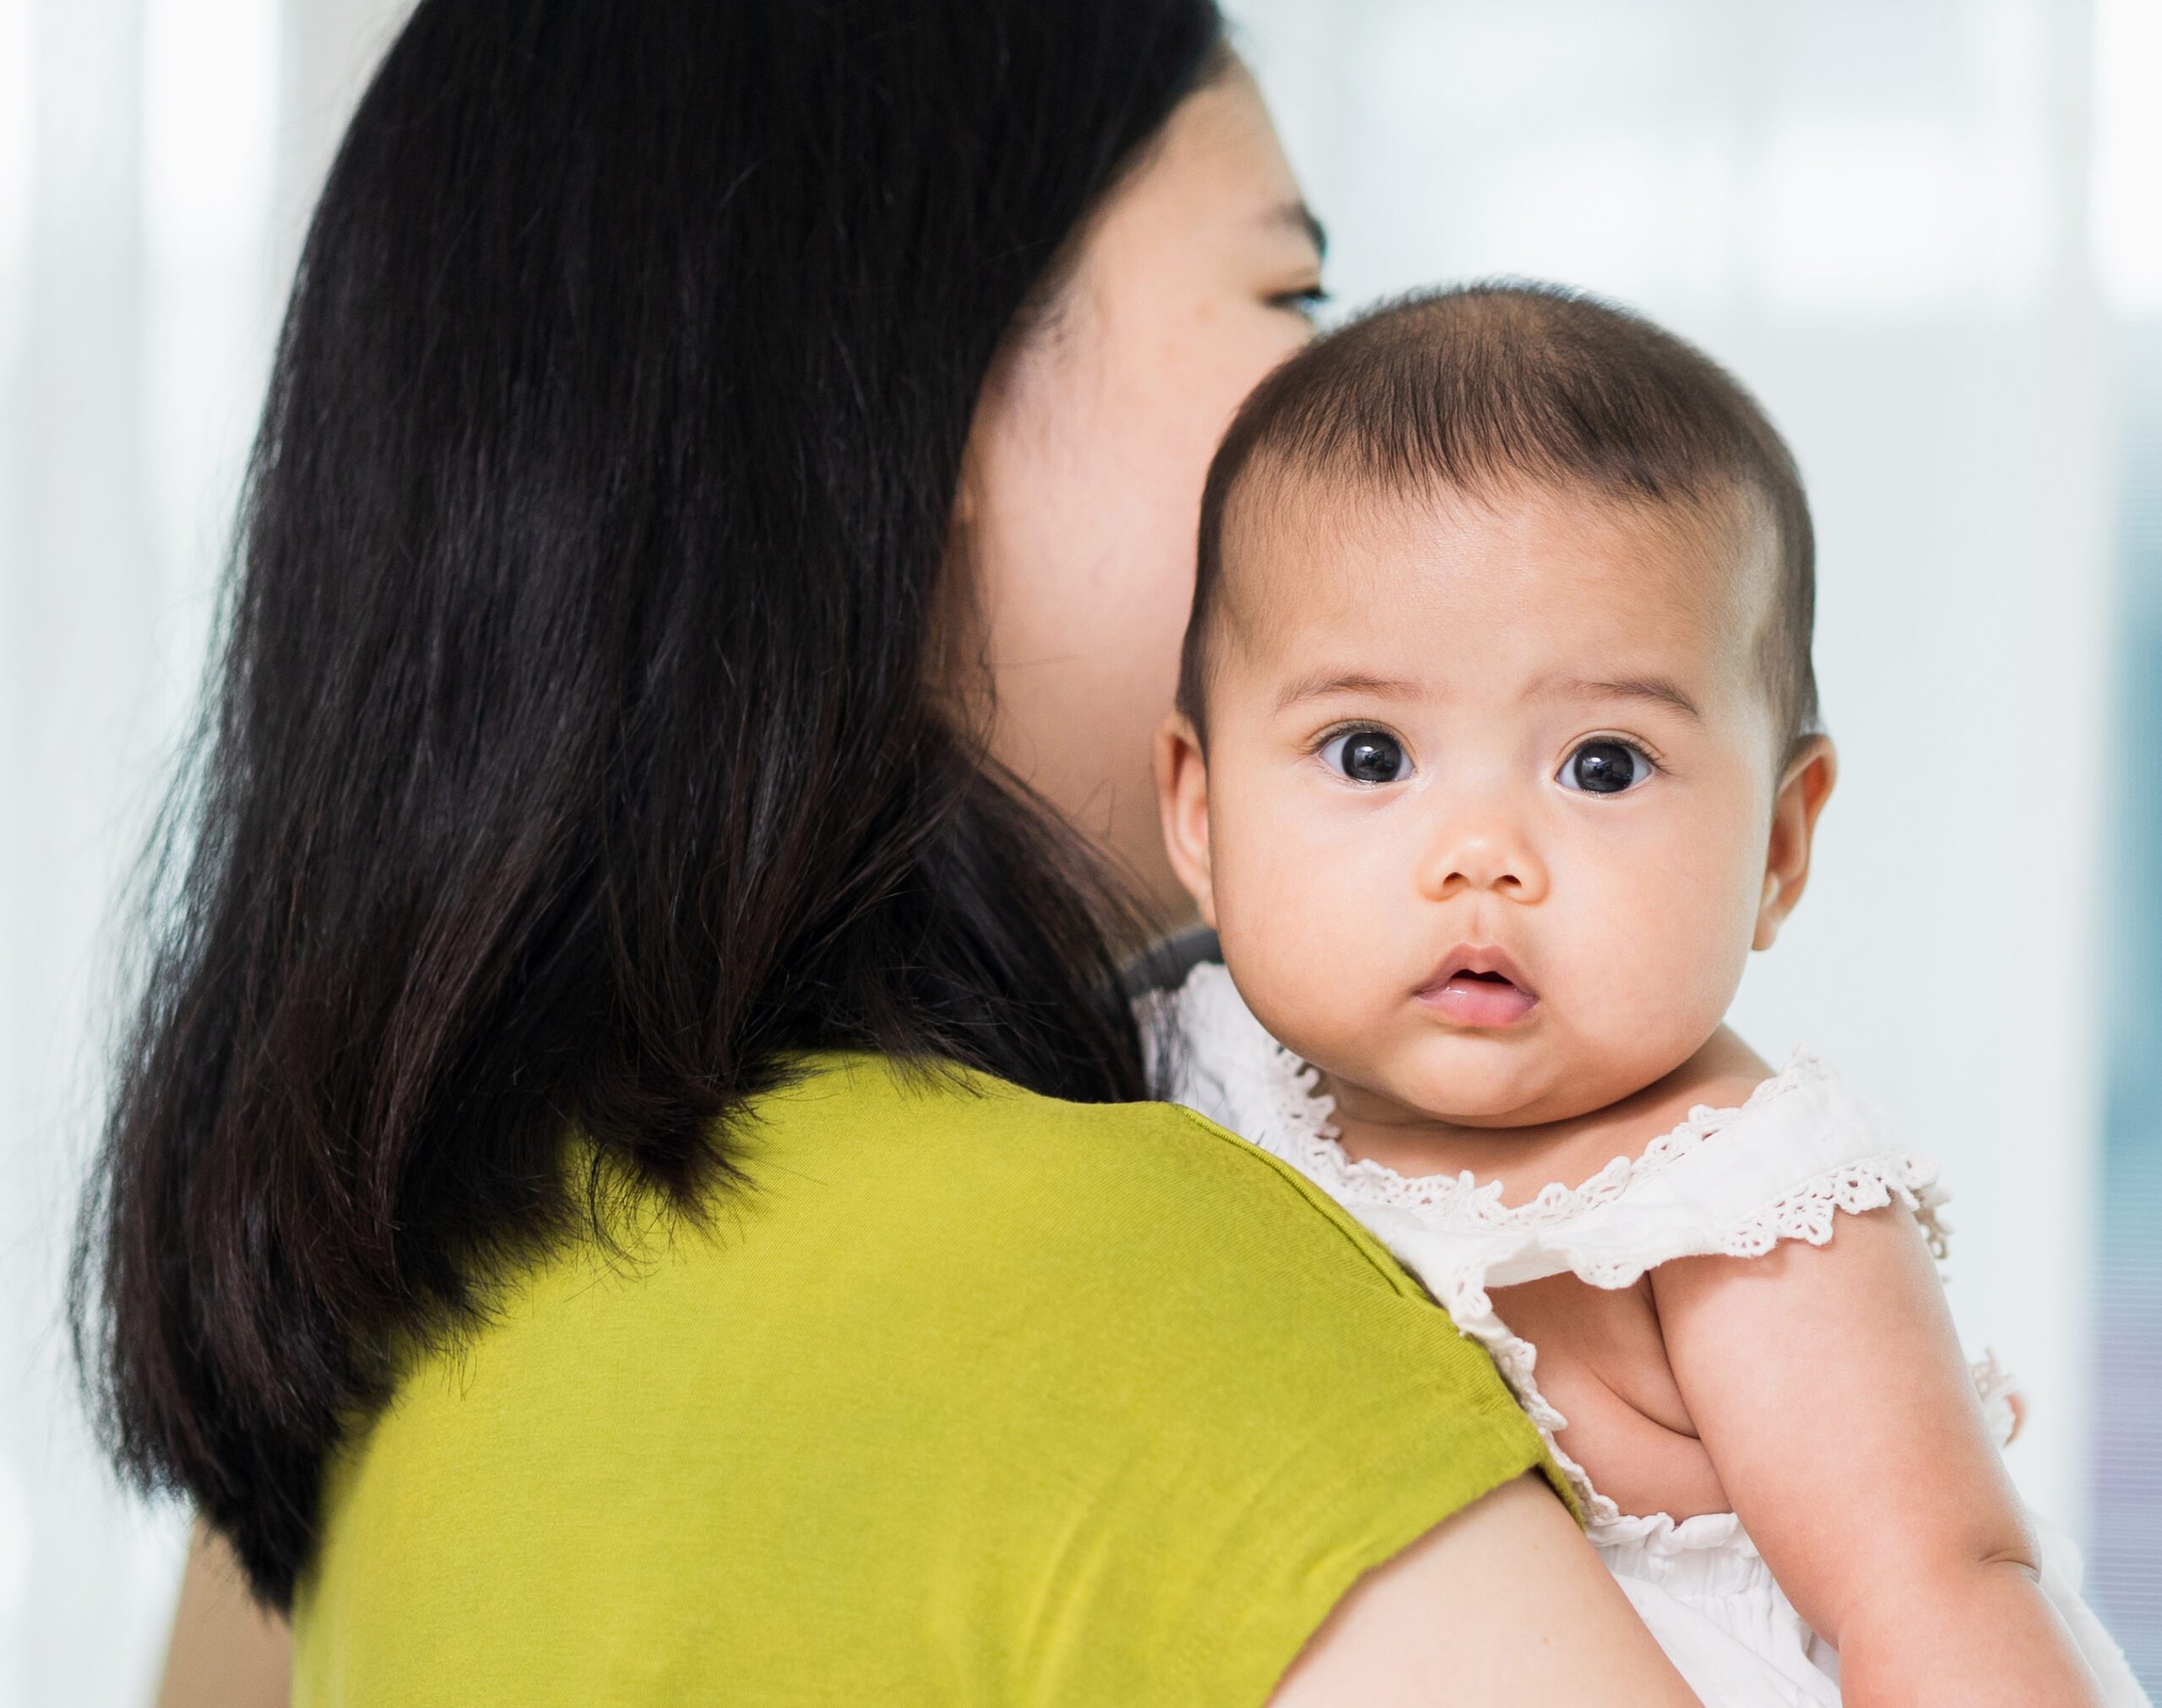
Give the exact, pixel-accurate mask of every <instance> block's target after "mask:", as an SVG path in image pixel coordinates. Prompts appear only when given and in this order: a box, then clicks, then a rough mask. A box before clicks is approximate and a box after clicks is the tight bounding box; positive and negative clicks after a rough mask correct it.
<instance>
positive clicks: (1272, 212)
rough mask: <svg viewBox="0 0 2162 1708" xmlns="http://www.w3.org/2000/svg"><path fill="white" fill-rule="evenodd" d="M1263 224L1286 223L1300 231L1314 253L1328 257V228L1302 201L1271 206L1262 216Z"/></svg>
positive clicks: (1323, 257)
mask: <svg viewBox="0 0 2162 1708" xmlns="http://www.w3.org/2000/svg"><path fill="white" fill-rule="evenodd" d="M1263 223H1264V224H1265V225H1288V226H1290V228H1291V229H1292V230H1295V231H1297V232H1299V233H1301V235H1302V236H1305V237H1306V240H1307V241H1309V242H1310V243H1312V245H1313V246H1314V253H1315V254H1316V255H1317V256H1318V257H1320V258H1322V259H1323V260H1324V261H1326V260H1327V259H1328V228H1327V227H1326V226H1324V225H1323V224H1322V223H1321V221H1320V220H1317V219H1316V218H1315V217H1314V210H1313V209H1311V208H1309V207H1308V206H1307V205H1306V203H1304V202H1285V203H1281V204H1280V205H1279V206H1277V207H1274V208H1272V209H1269V210H1268V214H1266V215H1264V216H1263Z"/></svg>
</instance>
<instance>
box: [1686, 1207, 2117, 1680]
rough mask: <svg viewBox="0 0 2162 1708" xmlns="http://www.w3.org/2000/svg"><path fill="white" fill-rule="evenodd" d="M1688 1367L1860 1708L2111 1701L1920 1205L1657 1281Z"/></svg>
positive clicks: (1756, 1534) (1730, 1461) (1733, 1478)
mask: <svg viewBox="0 0 2162 1708" xmlns="http://www.w3.org/2000/svg"><path fill="white" fill-rule="evenodd" d="M1652 1287H1653V1293H1654V1300H1655V1303H1656V1304H1657V1305H1658V1308H1659V1314H1660V1326H1661V1329H1662V1331H1663V1332H1664V1333H1665V1339H1666V1347H1667V1354H1668V1357H1669V1358H1670V1360H1671V1362H1672V1364H1673V1368H1674V1375H1675V1379H1676V1382H1677V1384H1678V1385H1680V1387H1681V1393H1682V1397H1683V1399H1684V1401H1685V1402H1686V1403H1687V1406H1688V1408H1689V1413H1690V1417H1691V1418H1692V1422H1693V1423H1694V1424H1695V1426H1696V1429H1697V1432H1698V1435H1699V1436H1700V1438H1701V1439H1702V1440H1703V1444H1704V1446H1705V1449H1706V1450H1707V1451H1708V1452H1709V1453H1710V1455H1711V1456H1712V1460H1713V1462H1714V1464H1715V1465H1716V1466H1717V1467H1718V1468H1719V1478H1720V1480H1721V1482H1722V1483H1724V1485H1725V1488H1726V1490H1727V1493H1728V1494H1729V1495H1730V1497H1731V1499H1732V1500H1733V1503H1734V1508H1735V1510H1736V1512H1737V1513H1739V1514H1740V1515H1741V1521H1742V1522H1743V1524H1744V1525H1745V1526H1747V1528H1748V1531H1749V1533H1750V1535H1751V1536H1752V1537H1753V1538H1754V1539H1755V1541H1756V1543H1757V1547H1758V1548H1760V1549H1761V1550H1762V1551H1763V1555H1764V1559H1765V1561H1766V1563H1767V1564H1769V1565H1770V1567H1771V1568H1772V1571H1773V1574H1774V1576H1776V1577H1777V1578H1778V1579H1779V1583H1780V1586H1781V1587H1783V1588H1784V1590H1785V1591H1786V1592H1787V1595H1788V1597H1789V1598H1790V1600H1792V1601H1793V1602H1794V1604H1795V1608H1797V1609H1798V1610H1799V1611H1800V1613H1801V1615H1802V1617H1803V1618H1804V1619H1807V1620H1808V1621H1809V1623H1810V1624H1811V1625H1812V1627H1813V1628H1814V1629H1817V1631H1819V1632H1821V1633H1822V1634H1823V1635H1824V1636H1825V1637H1826V1639H1827V1640H1829V1641H1830V1642H1832V1643H1833V1645H1835V1646H1837V1647H1838V1649H1839V1682H1840V1692H1841V1695H1842V1696H1843V1698H1844V1700H1845V1701H1846V1702H1847V1704H1848V1705H1849V1708H1882V1705H1894V1704H1896V1705H1899V1708H1926V1705H1931V1704H1939V1703H1942V1704H1945V1705H1947V1708H1949V1705H1955V1704H1956V1705H1958V1708H1994V1705H1998V1704H2002V1705H2005V1708H2011V1705H2015V1704H2018V1705H2027V1704H2033V1703H2038V1702H2048V1703H2051V1704H2053V1705H2055V1704H2062V1705H2066V1708H2072V1705H2078V1704H2082V1703H2095V1702H2098V1701H2099V1700H2100V1699H2099V1696H2098V1694H2097V1690H2096V1685H2095V1681H2094V1677H2093V1675H2092V1674H2091V1673H2089V1671H2088V1669H2087V1667H2086V1665H2085V1663H2084V1662H2083V1661H2082V1660H2081V1659H2080V1656H2079V1654H2078V1651H2077V1650H2076V1649H2075V1647H2074V1646H2073V1645H2072V1639H2071V1636H2070V1634H2069V1633H2068V1632H2067V1630H2066V1629H2065V1628H2064V1625H2063V1623H2062V1621H2061V1620H2060V1619H2058V1617H2057V1615H2056V1612H2055V1610H2054V1609H2053V1608H2051V1606H2050V1604H2049V1602H2048V1600H2047V1599H2046V1598H2045V1597H2044V1596H2043V1594H2042V1591H2041V1589H2040V1583H2039V1581H2038V1578H2037V1568H2038V1562H2037V1560H2036V1558H2035V1552H2034V1537H2033V1534H2032V1532H2030V1530H2029V1526H2028V1524H2027V1521H2026V1517H2025V1514H2024V1512H2023V1509H2022V1508H2021V1506H2020V1504H2019V1501H2018V1496H2017V1495H2016V1494H2014V1492H2013V1487H2012V1483H2011V1479H2010V1478H2008V1477H2007V1475H2006V1474H2005V1470H2004V1466H2003V1462H2002V1460H2001V1459H2000V1458H1999V1457H1998V1456H1997V1451H1996V1445H1995V1443H1994V1442H1992V1441H1991V1439H1990V1435H1989V1432H1988V1429H1987V1428H1986V1426H1985V1424H1984V1423H1983V1420H1982V1413H1981V1407H1980V1402H1978V1401H1977V1399H1976V1398H1975V1391H1974V1385H1973V1381H1972V1380H1971V1378H1970V1377H1969V1374H1968V1369H1967V1364H1966V1361H1965V1359H1964V1357H1963V1356H1962V1354H1961V1353H1960V1350H1959V1343H1958V1337H1957V1336H1956V1335H1955V1333H1954V1332H1953V1326H1952V1316H1951V1312H1950V1310H1949V1309H1947V1306H1946V1304H1945V1300H1944V1290H1943V1288H1942V1285H1941V1284H1940V1283H1939V1282H1938V1280H1937V1272H1936V1269H1935V1266H1934V1265H1933V1264H1932V1263H1931V1259H1930V1255H1929V1252H1928V1249H1927V1247H1926V1245H1925V1244H1923V1242H1922V1239H1921V1237H1920V1230H1919V1229H1918V1228H1916V1227H1915V1221H1914V1218H1913V1217H1912V1216H1910V1215H1909V1213H1908V1212H1906V1211H1904V1210H1903V1209H1900V1208H1898V1207H1897V1206H1893V1207H1892V1208H1888V1209H1884V1210H1877V1211H1872V1212H1869V1213H1867V1214H1866V1215H1861V1216H1846V1215H1842V1216H1841V1217H1839V1220H1838V1223H1837V1226H1836V1228H1835V1231H1834V1233H1833V1239H1832V1241H1831V1243H1830V1244H1828V1245H1823V1246H1812V1245H1807V1244H1801V1243H1799V1242H1796V1241H1791V1240H1790V1241H1788V1242H1786V1243H1785V1244H1782V1245H1780V1246H1779V1248H1778V1249H1777V1250H1774V1251H1773V1252H1771V1253H1769V1254H1768V1255H1765V1256H1763V1257H1757V1258H1727V1257H1699V1258H1688V1259H1685V1260H1683V1261H1680V1262H1676V1263H1671V1264H1668V1265H1666V1266H1663V1267H1661V1268H1660V1269H1658V1270H1656V1271H1654V1272H1653V1277H1652Z"/></svg>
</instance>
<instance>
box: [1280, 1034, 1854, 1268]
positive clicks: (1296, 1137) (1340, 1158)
mask: <svg viewBox="0 0 2162 1708" xmlns="http://www.w3.org/2000/svg"><path fill="white" fill-rule="evenodd" d="M1255 1028H1256V1030H1257V1032H1258V1033H1259V1035H1260V1037H1261V1038H1262V1040H1263V1043H1264V1044H1265V1046H1266V1049H1267V1055H1268V1070H1269V1072H1268V1079H1269V1086H1270V1090H1271V1092H1272V1093H1273V1096H1272V1098H1271V1102H1272V1103H1273V1104H1274V1114H1275V1115H1276V1117H1277V1131H1279V1132H1280V1133H1281V1134H1282V1135H1283V1136H1284V1137H1285V1141H1286V1142H1288V1143H1289V1144H1290V1146H1291V1147H1293V1148H1294V1149H1296V1152H1297V1153H1298V1154H1297V1155H1296V1157H1295V1158H1293V1160H1295V1161H1296V1162H1297V1163H1298V1164H1299V1165H1300V1167H1301V1168H1303V1169H1305V1170H1306V1173H1308V1174H1312V1176H1313V1177H1314V1179H1317V1180H1318V1181H1319V1182H1321V1183H1322V1185H1324V1186H1326V1187H1327V1188H1328V1190H1329V1192H1330V1193H1331V1195H1332V1196H1335V1197H1337V1198H1339V1199H1342V1200H1344V1201H1355V1202H1359V1203H1366V1204H1390V1205H1395V1206H1399V1207H1402V1208H1404V1209H1410V1210H1416V1211H1417V1212H1419V1213H1420V1216H1421V1218H1422V1219H1424V1220H1426V1221H1428V1222H1431V1223H1441V1224H1442V1225H1445V1226H1453V1227H1459V1228H1466V1227H1468V1228H1493V1229H1508V1228H1538V1227H1545V1226H1547V1225H1549V1224H1551V1223H1556V1222H1564V1221H1567V1220H1569V1219H1570V1218H1571V1217H1576V1216H1580V1215H1582V1214H1583V1213H1584V1212H1586V1211H1588V1210H1591V1209H1594V1208H1596V1207H1597V1206H1600V1205H1601V1204H1606V1203H1611V1202H1612V1201H1614V1200H1615V1199H1616V1198H1618V1197H1620V1196H1621V1195H1622V1194H1623V1193H1624V1192H1626V1191H1627V1190H1628V1189H1629V1187H1630V1185H1632V1183H1634V1182H1636V1181H1638V1180H1641V1179H1646V1178H1648V1177H1649V1176H1650V1175H1653V1174H1658V1173H1659V1172H1660V1170H1661V1169H1663V1168H1670V1167H1671V1166H1672V1165H1673V1164H1674V1163H1677V1162H1679V1161H1681V1158H1684V1157H1686V1156H1687V1155H1688V1154H1689V1153H1690V1152H1692V1151H1693V1150H1695V1149H1696V1148H1697V1147H1698V1146H1700V1145H1702V1144H1703V1143H1704V1141H1706V1140H1708V1139H1709V1138H1711V1137H1712V1136H1714V1134H1717V1133H1719V1132H1720V1131H1724V1130H1725V1128H1727V1127H1730V1126H1731V1125H1734V1124H1735V1123H1736V1121H1738V1120H1741V1118H1742V1117H1743V1116H1744V1115H1746V1114H1750V1113H1751V1112H1752V1111H1753V1110H1755V1109H1758V1108H1760V1107H1762V1106H1763V1104H1765V1103H1769V1102H1770V1101H1772V1100H1773V1099H1774V1098H1778V1097H1781V1096H1784V1094H1786V1093H1789V1092H1790V1091H1794V1090H1796V1089H1799V1088H1800V1087H1804V1086H1808V1085H1813V1084H1817V1083H1820V1082H1823V1081H1826V1080H1828V1079H1830V1078H1832V1077H1833V1069H1832V1067H1831V1065H1829V1064H1828V1062H1826V1061H1825V1060H1823V1059H1822V1057H1820V1056H1818V1055H1816V1054H1815V1053H1814V1052H1812V1051H1811V1050H1809V1049H1805V1048H1803V1047H1802V1046H1801V1045H1796V1046H1795V1049H1794V1051H1793V1052H1792V1054H1791V1055H1789V1056H1788V1058H1787V1061H1786V1065H1784V1066H1783V1067H1782V1068H1780V1070H1779V1071H1778V1072H1777V1073H1775V1074H1774V1075H1773V1076H1771V1077H1770V1078H1769V1079H1768V1080H1765V1081H1763V1082H1762V1083H1760V1084H1759V1085H1757V1087H1755V1089H1753V1090H1752V1092H1751V1093H1750V1094H1749V1096H1748V1098H1746V1100H1744V1101H1743V1102H1741V1103H1737V1104H1736V1105H1734V1106H1733V1107H1731V1108H1728V1109H1714V1108H1713V1107H1712V1106H1711V1105H1710V1104H1708V1103H1698V1105H1697V1106H1696V1107H1695V1108H1693V1109H1691V1110H1690V1111H1689V1113H1688V1114H1687V1116H1686V1117H1684V1119H1683V1120H1681V1122H1680V1123H1679V1124H1678V1125H1676V1126H1674V1127H1672V1128H1670V1129H1669V1130H1668V1131H1665V1132H1664V1133H1661V1134H1660V1136H1658V1137H1657V1138H1654V1140H1653V1141H1651V1142H1650V1143H1649V1144H1648V1145H1646V1146H1645V1147H1644V1148H1643V1151H1642V1152H1640V1153H1639V1154H1638V1155H1637V1156H1636V1157H1633V1158H1632V1157H1628V1156H1617V1157H1616V1158H1614V1159H1613V1160H1612V1161H1611V1162H1610V1163H1607V1164H1606V1166H1605V1168H1601V1169H1600V1171H1599V1172H1598V1173H1597V1174H1594V1175H1593V1176H1592V1177H1591V1178H1590V1179H1588V1180H1585V1181H1584V1182H1583V1183H1582V1184H1581V1185H1576V1186H1570V1185H1564V1184H1562V1182H1560V1181H1558V1180H1557V1181H1555V1182H1553V1183H1551V1184H1550V1185H1545V1186H1542V1187H1541V1188H1540V1190H1539V1192H1538V1193H1537V1195H1536V1196H1534V1197H1532V1198H1530V1199H1529V1200H1527V1201H1525V1202H1524V1203H1521V1204H1504V1203H1502V1183H1501V1182H1500V1181H1499V1180H1489V1181H1486V1182H1484V1183H1483V1184H1482V1183H1481V1182H1480V1179H1479V1178H1478V1177H1477V1176H1476V1175H1475V1174H1473V1173H1472V1172H1471V1171H1470V1170H1469V1169H1468V1168H1467V1169H1465V1170H1464V1171H1463V1172H1462V1173H1460V1174H1399V1173H1398V1172H1397V1171H1396V1170H1395V1169H1393V1168H1390V1167H1389V1166H1388V1164H1387V1163H1379V1162H1376V1161H1374V1160H1373V1159H1372V1158H1359V1159H1356V1160H1354V1159H1353V1158H1351V1157H1350V1156H1348V1155H1347V1154H1345V1152H1344V1147H1343V1145H1342V1144H1341V1143H1340V1142H1339V1139H1338V1136H1337V1129H1336V1127H1335V1125H1334V1122H1333V1121H1332V1120H1330V1117H1331V1116H1332V1115H1334V1114H1335V1112H1336V1099H1335V1098H1333V1097H1331V1096H1329V1094H1328V1093H1326V1092H1324V1091H1323V1090H1322V1089H1320V1080H1321V1072H1320V1070H1319V1069H1317V1068H1316V1067H1314V1066H1313V1065H1312V1064H1311V1063H1308V1062H1306V1061H1302V1060H1300V1059H1299V1058H1298V1057H1297V1056H1296V1055H1293V1054H1292V1053H1291V1052H1290V1050H1289V1049H1286V1048H1285V1046H1284V1045H1282V1044H1279V1043H1278V1042H1277V1041H1276V1040H1275V1039H1274V1038H1272V1037H1270V1036H1269V1035H1268V1033H1266V1032H1264V1031H1261V1029H1260V1026H1259V1022H1255Z"/></svg>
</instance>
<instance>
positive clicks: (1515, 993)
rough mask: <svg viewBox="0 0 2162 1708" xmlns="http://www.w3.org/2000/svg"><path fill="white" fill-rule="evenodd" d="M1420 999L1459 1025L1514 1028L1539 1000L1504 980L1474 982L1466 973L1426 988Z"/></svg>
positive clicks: (1527, 991) (1420, 994)
mask: <svg viewBox="0 0 2162 1708" xmlns="http://www.w3.org/2000/svg"><path fill="white" fill-rule="evenodd" d="M1419 1000H1421V1002H1423V1003H1425V1004H1426V1006H1428V1007H1429V1008H1431V1009H1433V1010H1435V1011H1437V1012H1438V1013H1439V1014H1440V1015H1441V1016H1442V1018H1443V1019H1445V1020H1451V1021H1453V1022H1456V1024H1458V1025H1459V1026H1488V1027H1499V1026H1514V1025H1515V1024H1516V1023H1517V1022H1518V1021H1519V1020H1522V1019H1523V1018H1524V1017H1525V1016H1526V1015H1528V1014H1529V1013H1530V1012H1531V1011H1532V1010H1533V1009H1535V1008H1536V1007H1538V1006H1539V999H1538V998H1537V997H1536V996H1534V995H1532V994H1531V993H1530V992H1529V990H1524V989H1522V988H1521V987H1519V986H1518V985H1515V984H1510V983H1508V982H1507V980H1506V979H1476V978H1474V977H1473V976H1472V975H1471V974H1470V973H1458V974H1456V975H1455V976H1454V977H1453V978H1452V979H1448V981H1447V982H1446V983H1444V984H1429V985H1427V986H1426V988H1425V989H1424V990H1421V991H1420V993H1419Z"/></svg>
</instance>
